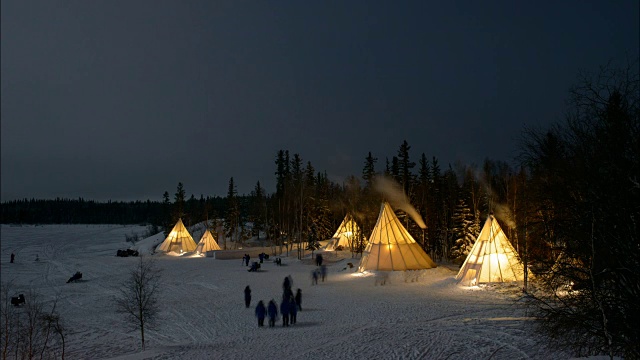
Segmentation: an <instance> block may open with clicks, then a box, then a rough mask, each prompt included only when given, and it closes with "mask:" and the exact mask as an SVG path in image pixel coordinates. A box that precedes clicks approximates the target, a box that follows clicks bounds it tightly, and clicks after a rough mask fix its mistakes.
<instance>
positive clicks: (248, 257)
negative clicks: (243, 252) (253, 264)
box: [247, 254, 251, 266]
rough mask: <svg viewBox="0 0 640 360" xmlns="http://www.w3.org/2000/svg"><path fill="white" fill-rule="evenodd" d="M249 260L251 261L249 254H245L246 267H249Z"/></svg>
mask: <svg viewBox="0 0 640 360" xmlns="http://www.w3.org/2000/svg"><path fill="white" fill-rule="evenodd" d="M249 260H251V256H249V254H247V266H249Z"/></svg>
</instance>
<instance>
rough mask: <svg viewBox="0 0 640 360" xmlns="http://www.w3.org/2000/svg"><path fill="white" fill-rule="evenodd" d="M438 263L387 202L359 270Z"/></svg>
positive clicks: (426, 265) (395, 269) (414, 266)
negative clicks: (403, 224) (410, 232)
mask: <svg viewBox="0 0 640 360" xmlns="http://www.w3.org/2000/svg"><path fill="white" fill-rule="evenodd" d="M436 266H437V265H436V263H435V262H433V260H431V258H430V257H429V255H427V253H426V252H424V250H422V248H421V247H420V245H419V244H418V243H417V242H416V241H415V240H414V239H413V237H412V236H411V234H409V232H408V231H407V229H405V228H404V226H402V224H401V223H400V220H398V217H397V216H396V214H395V213H394V212H393V210H392V209H391V206H390V205H389V204H388V203H387V202H384V203H383V204H382V207H381V208H380V215H379V216H378V222H376V226H375V227H374V228H373V231H372V232H371V237H369V244H368V245H367V247H366V249H365V250H364V253H363V254H362V260H361V261H360V267H359V268H358V271H360V272H362V271H371V270H373V271H375V270H378V271H400V270H420V269H430V268H434V267H436Z"/></svg>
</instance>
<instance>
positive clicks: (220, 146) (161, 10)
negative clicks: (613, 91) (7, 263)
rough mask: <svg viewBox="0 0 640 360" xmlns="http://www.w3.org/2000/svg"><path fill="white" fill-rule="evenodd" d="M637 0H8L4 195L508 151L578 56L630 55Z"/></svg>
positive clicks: (553, 103) (570, 79) (169, 186)
mask: <svg viewBox="0 0 640 360" xmlns="http://www.w3.org/2000/svg"><path fill="white" fill-rule="evenodd" d="M638 4H639V2H638V1H561V2H519V1H502V2H498V1H496V2H479V1H468V2H466V1H464V2H463V1H460V2H448V1H440V2H429V1H416V2H392V1H388V2H382V1H318V2H306V1H275V2H268V1H50V0H48V1H21V0H3V1H2V3H1V7H2V8H1V10H2V12H1V46H2V52H1V60H2V62H1V70H2V76H1V90H2V92H1V96H2V97H1V106H2V107H1V111H2V122H1V125H2V132H1V136H2V138H1V140H2V142H1V146H2V148H1V156H2V159H1V160H2V164H1V166H2V169H1V170H2V175H1V176H2V178H1V181H2V182H1V185H2V200H3V201H7V200H12V199H17V198H18V199H19V198H24V197H27V198H31V197H35V198H55V197H69V198H77V197H84V198H86V199H95V200H107V199H113V200H135V199H139V200H146V199H148V198H149V199H152V200H159V199H160V198H161V196H162V193H163V192H164V191H165V190H167V191H169V193H170V194H172V195H173V193H174V192H175V188H176V185H177V183H178V182H183V183H184V185H185V188H186V191H187V194H188V195H190V194H192V193H193V194H195V195H196V197H198V196H199V195H200V194H204V195H221V196H224V195H225V194H226V191H227V186H228V181H229V178H230V177H234V180H235V182H236V184H237V185H238V192H239V193H249V192H250V191H251V190H252V189H253V187H254V185H255V183H256V181H260V182H261V183H262V184H263V185H264V186H265V187H266V188H267V190H268V191H269V192H271V191H273V190H274V183H275V180H274V175H273V173H274V171H275V164H274V160H275V155H276V152H277V151H278V150H279V149H289V150H290V151H291V153H296V152H297V153H300V154H301V156H302V158H303V160H304V161H305V162H306V161H307V160H309V161H311V162H312V164H313V165H314V166H315V168H316V170H326V171H327V173H328V174H329V176H330V177H331V178H332V179H333V180H334V181H340V180H341V179H344V178H345V177H346V176H348V175H350V174H353V175H358V176H359V175H360V174H361V171H362V166H363V163H364V158H365V156H366V155H367V152H368V151H371V152H372V153H373V155H374V156H377V157H378V158H379V161H378V170H382V169H383V167H384V160H385V157H389V158H390V157H392V156H393V155H396V153H397V150H398V147H399V146H400V144H401V143H402V141H403V140H405V139H406V140H407V141H408V142H409V144H410V145H411V146H412V149H411V156H412V158H413V160H417V159H418V157H419V156H420V154H421V153H423V152H424V153H425V154H427V156H429V157H431V156H436V157H438V158H439V160H440V162H441V164H442V165H443V167H444V166H446V165H447V164H448V163H452V164H453V163H455V162H458V161H459V162H463V163H476V164H480V163H481V162H482V161H483V159H484V158H486V157H489V158H492V159H496V160H505V161H511V160H512V159H513V158H514V156H515V155H517V149H518V148H517V145H518V139H519V137H520V134H521V131H522V130H523V128H524V126H525V125H526V126H543V127H544V126H548V125H549V124H550V123H552V122H554V121H557V120H560V119H562V118H563V114H564V112H565V109H566V106H565V101H566V100H567V98H568V90H569V88H570V87H571V86H572V85H574V84H576V81H577V77H576V76H577V73H578V71H579V70H586V71H589V72H596V71H597V70H598V67H599V66H601V65H605V64H606V63H608V62H609V61H613V62H614V63H616V64H626V61H627V60H628V59H631V60H633V59H637V58H638V54H639V42H640V40H639V33H640V30H639V26H638V23H639V18H640V13H639V12H640V10H639V5H638Z"/></svg>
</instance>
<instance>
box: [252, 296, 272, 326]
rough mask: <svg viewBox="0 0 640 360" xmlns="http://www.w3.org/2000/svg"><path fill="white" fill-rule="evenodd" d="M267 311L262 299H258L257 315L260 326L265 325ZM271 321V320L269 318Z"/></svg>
mask: <svg viewBox="0 0 640 360" xmlns="http://www.w3.org/2000/svg"><path fill="white" fill-rule="evenodd" d="M266 313H267V309H266V308H265V307H264V303H263V302H262V300H260V301H258V305H257V306H256V317H257V318H258V326H259V327H260V326H264V316H265V314H266ZM269 322H271V320H269Z"/></svg>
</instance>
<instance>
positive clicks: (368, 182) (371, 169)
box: [362, 151, 378, 189]
mask: <svg viewBox="0 0 640 360" xmlns="http://www.w3.org/2000/svg"><path fill="white" fill-rule="evenodd" d="M377 161H378V158H375V157H373V155H371V151H369V154H368V155H367V157H366V158H365V159H364V168H363V169H362V179H363V180H364V182H365V189H371V188H372V186H373V178H374V177H375V175H376V169H375V166H376V162H377Z"/></svg>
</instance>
